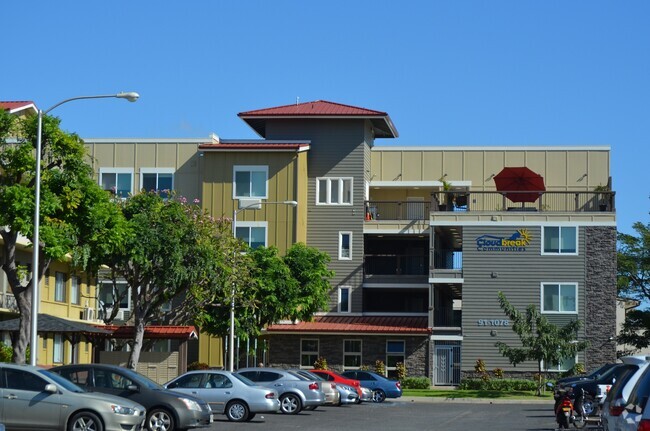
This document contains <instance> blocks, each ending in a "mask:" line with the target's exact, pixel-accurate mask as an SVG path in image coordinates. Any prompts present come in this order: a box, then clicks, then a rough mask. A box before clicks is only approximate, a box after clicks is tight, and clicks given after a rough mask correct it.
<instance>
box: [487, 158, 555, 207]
mask: <svg viewBox="0 0 650 431" xmlns="http://www.w3.org/2000/svg"><path fill="white" fill-rule="evenodd" d="M494 183H495V184H496V186H497V191H500V192H534V193H506V194H505V195H506V197H507V198H508V199H510V200H511V201H512V202H535V201H536V200H537V199H538V198H539V196H540V192H543V191H546V187H545V186H544V178H543V177H542V176H541V175H540V174H538V173H536V172H533V171H531V170H530V169H528V168H527V167H525V166H521V167H506V168H503V170H502V171H501V172H499V173H498V174H497V175H495V177H494Z"/></svg>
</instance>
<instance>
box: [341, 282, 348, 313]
mask: <svg viewBox="0 0 650 431" xmlns="http://www.w3.org/2000/svg"><path fill="white" fill-rule="evenodd" d="M349 312H350V288H349V287H339V313H349Z"/></svg>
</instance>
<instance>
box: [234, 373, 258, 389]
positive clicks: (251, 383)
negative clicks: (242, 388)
mask: <svg viewBox="0 0 650 431" xmlns="http://www.w3.org/2000/svg"><path fill="white" fill-rule="evenodd" d="M230 376H232V377H234V378H235V379H237V380H239V381H240V382H242V383H243V384H245V385H247V386H257V383H255V382H254V381H252V380H251V379H249V378H248V377H244V376H242V375H241V374H237V373H232V374H230Z"/></svg>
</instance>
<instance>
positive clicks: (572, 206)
mask: <svg viewBox="0 0 650 431" xmlns="http://www.w3.org/2000/svg"><path fill="white" fill-rule="evenodd" d="M532 193H533V194H537V195H538V196H537V199H535V201H534V202H516V201H517V200H522V199H518V196H520V197H522V198H523V197H525V198H527V199H525V200H530V199H528V198H530V195H531V192H521V191H513V192H505V191H503V192H496V191H490V192H484V191H471V192H470V191H468V192H462V193H449V192H439V193H438V192H436V193H433V194H432V196H431V198H432V199H431V202H412V201H374V200H370V201H366V220H367V221H371V220H428V219H429V215H430V214H429V213H430V211H433V212H439V211H455V212H469V211H472V212H478V211H482V212H505V211H532V212H577V213H584V212H614V211H615V208H616V207H615V195H616V193H615V192H609V191H608V192H559V191H545V192H532ZM506 195H507V196H508V197H506Z"/></svg>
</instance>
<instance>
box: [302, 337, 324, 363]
mask: <svg viewBox="0 0 650 431" xmlns="http://www.w3.org/2000/svg"><path fill="white" fill-rule="evenodd" d="M303 341H315V342H316V347H317V350H315V351H314V350H302V342H303ZM319 351H320V340H319V339H318V338H301V339H300V368H302V369H312V368H314V364H313V363H311V364H309V365H303V364H302V357H303V356H305V355H309V356H312V355H316V360H318V356H319ZM314 362H316V361H314Z"/></svg>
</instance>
